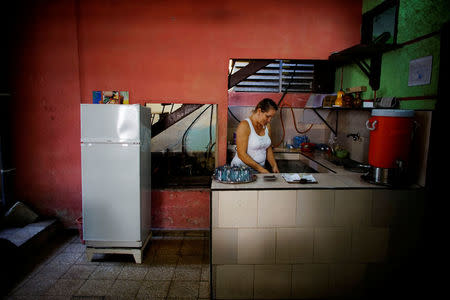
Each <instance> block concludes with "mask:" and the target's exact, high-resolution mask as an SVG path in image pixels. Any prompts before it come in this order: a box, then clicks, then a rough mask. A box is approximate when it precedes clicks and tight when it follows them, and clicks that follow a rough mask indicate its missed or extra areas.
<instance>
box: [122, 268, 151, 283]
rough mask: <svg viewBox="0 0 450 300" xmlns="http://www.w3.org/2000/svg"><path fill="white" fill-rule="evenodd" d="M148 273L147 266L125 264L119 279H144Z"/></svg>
mask: <svg viewBox="0 0 450 300" xmlns="http://www.w3.org/2000/svg"><path fill="white" fill-rule="evenodd" d="M147 273H148V267H147V266H138V265H136V266H124V267H123V269H122V271H121V272H120V274H119V276H118V279H126V280H143V279H144V278H145V275H147Z"/></svg>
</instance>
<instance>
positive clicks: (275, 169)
mask: <svg viewBox="0 0 450 300" xmlns="http://www.w3.org/2000/svg"><path fill="white" fill-rule="evenodd" d="M267 128H268V129H269V137H270V140H272V131H271V130H270V125H269V124H267ZM266 151H267V155H266V156H267V161H268V162H269V164H270V165H271V166H272V171H273V172H274V173H280V171H279V170H278V165H277V161H276V160H275V156H274V154H273V150H272V145H270V146H269V148H267V150H266Z"/></svg>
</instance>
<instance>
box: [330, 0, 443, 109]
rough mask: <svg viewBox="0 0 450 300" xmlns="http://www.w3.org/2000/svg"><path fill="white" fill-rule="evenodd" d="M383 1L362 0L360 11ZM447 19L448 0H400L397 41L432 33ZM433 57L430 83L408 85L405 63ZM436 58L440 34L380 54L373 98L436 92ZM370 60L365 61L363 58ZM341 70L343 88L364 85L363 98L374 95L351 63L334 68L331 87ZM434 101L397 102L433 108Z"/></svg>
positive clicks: (367, 82) (408, 106)
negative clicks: (378, 83) (378, 72)
mask: <svg viewBox="0 0 450 300" xmlns="http://www.w3.org/2000/svg"><path fill="white" fill-rule="evenodd" d="M382 2H383V1H381V0H364V1H363V6H362V13H365V12H367V11H369V10H371V9H373V8H374V7H376V6H377V5H379V4H380V3H382ZM449 20H450V1H448V0H428V1H419V0H400V6H399V20H398V39H397V42H398V43H403V42H406V41H410V40H413V39H415V38H418V37H421V36H423V35H426V34H428V33H432V32H435V31H437V30H439V29H440V28H441V26H442V25H443V24H444V23H445V22H447V21H449ZM429 55H431V56H433V67H432V74H431V83H430V84H427V85H420V86H412V87H409V86H408V77H409V63H410V61H411V60H413V59H417V58H421V57H424V56H429ZM439 59H440V36H439V35H435V36H433V37H430V38H427V39H424V40H421V41H419V42H416V43H413V44H409V45H405V46H404V47H402V48H400V49H397V50H395V51H391V52H387V53H384V54H383V58H382V66H381V78H380V89H379V90H378V91H377V93H376V96H377V97H392V96H395V97H423V96H432V95H436V94H437V87H438V79H439V78H438V74H439ZM366 62H367V63H370V62H369V61H366ZM342 71H343V78H342V86H343V88H344V89H345V88H348V87H354V86H360V85H365V86H367V92H365V93H363V94H362V98H363V99H371V98H373V96H374V93H373V91H372V89H371V88H370V86H369V80H368V78H367V77H366V75H365V74H364V73H363V72H362V71H361V70H360V69H359V67H358V66H356V65H354V64H349V65H346V66H343V67H342V68H339V69H337V70H336V76H335V78H336V82H335V90H336V91H337V90H339V88H340V86H341V73H342ZM434 105H435V100H434V99H431V100H414V101H413V100H407V101H401V103H400V108H408V109H434Z"/></svg>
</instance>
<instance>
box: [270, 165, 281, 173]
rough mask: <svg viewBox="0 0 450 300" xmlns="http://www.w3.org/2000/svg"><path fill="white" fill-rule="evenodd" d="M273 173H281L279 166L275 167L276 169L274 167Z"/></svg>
mask: <svg viewBox="0 0 450 300" xmlns="http://www.w3.org/2000/svg"><path fill="white" fill-rule="evenodd" d="M272 172H274V173H280V170H278V166H277V165H275V167H272Z"/></svg>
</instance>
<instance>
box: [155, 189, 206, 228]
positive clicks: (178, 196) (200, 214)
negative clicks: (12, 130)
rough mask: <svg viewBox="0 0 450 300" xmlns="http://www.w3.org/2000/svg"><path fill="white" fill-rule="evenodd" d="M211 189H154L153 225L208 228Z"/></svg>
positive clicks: (159, 226) (158, 226) (160, 226)
mask: <svg viewBox="0 0 450 300" xmlns="http://www.w3.org/2000/svg"><path fill="white" fill-rule="evenodd" d="M209 192H210V191H209V189H201V190H153V191H152V227H153V228H164V229H208V228H209V198H210V195H209Z"/></svg>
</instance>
